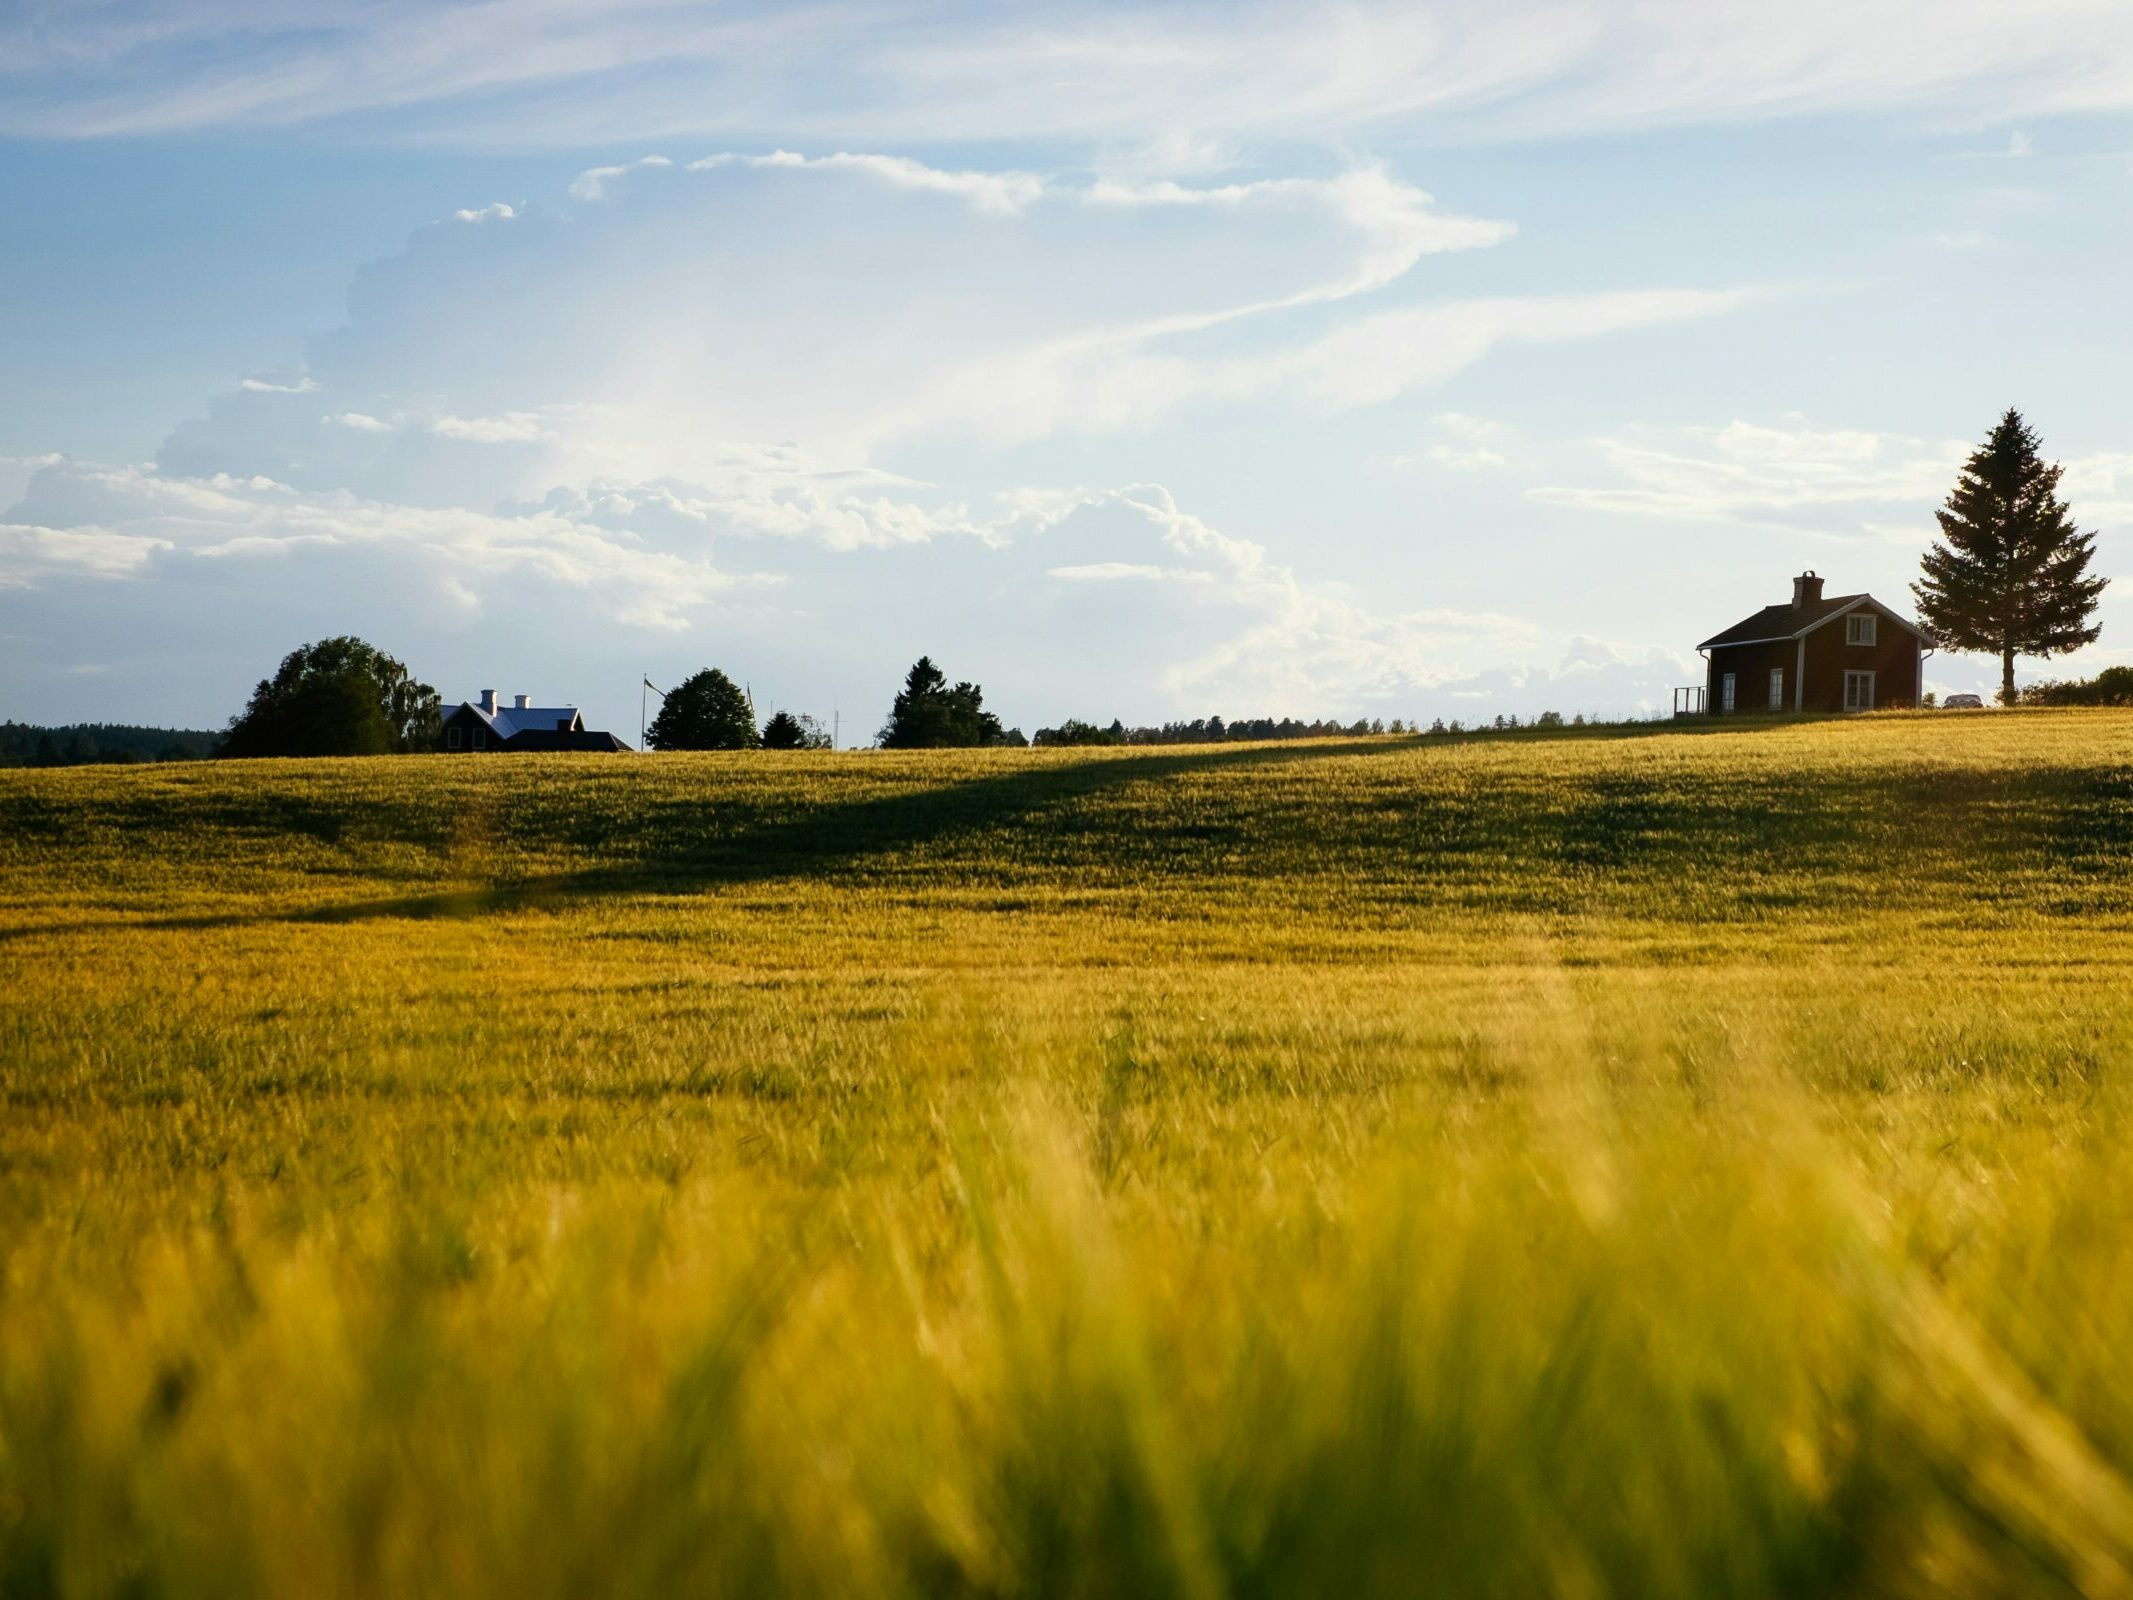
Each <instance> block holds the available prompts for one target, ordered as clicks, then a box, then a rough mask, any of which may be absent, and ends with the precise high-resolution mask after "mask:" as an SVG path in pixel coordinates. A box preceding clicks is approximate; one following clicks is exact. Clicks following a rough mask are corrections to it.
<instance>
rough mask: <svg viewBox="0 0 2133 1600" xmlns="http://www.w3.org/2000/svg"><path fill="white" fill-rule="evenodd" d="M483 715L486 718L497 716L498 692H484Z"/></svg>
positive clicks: (482, 697) (491, 690) (482, 693)
mask: <svg viewBox="0 0 2133 1600" xmlns="http://www.w3.org/2000/svg"><path fill="white" fill-rule="evenodd" d="M481 714H482V715H483V716H485V717H493V716H495V715H496V691H495V690H494V689H484V690H482V692H481Z"/></svg>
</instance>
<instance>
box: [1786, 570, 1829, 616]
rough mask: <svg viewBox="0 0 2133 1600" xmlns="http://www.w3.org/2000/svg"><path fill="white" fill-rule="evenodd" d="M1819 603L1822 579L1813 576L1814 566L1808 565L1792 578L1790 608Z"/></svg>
mask: <svg viewBox="0 0 2133 1600" xmlns="http://www.w3.org/2000/svg"><path fill="white" fill-rule="evenodd" d="M1821 603H1822V580H1821V579H1820V578H1818V577H1816V576H1815V571H1814V568H1812V567H1809V568H1808V569H1807V570H1806V571H1805V572H1803V573H1801V574H1800V575H1799V576H1798V577H1797V578H1794V579H1793V580H1792V609H1793V610H1795V611H1797V610H1799V609H1800V607H1802V606H1818V605H1820V604H1821Z"/></svg>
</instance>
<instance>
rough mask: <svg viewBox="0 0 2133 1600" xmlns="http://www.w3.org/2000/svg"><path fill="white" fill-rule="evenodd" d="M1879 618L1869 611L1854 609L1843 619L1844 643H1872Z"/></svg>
mask: <svg viewBox="0 0 2133 1600" xmlns="http://www.w3.org/2000/svg"><path fill="white" fill-rule="evenodd" d="M1880 621H1881V619H1880V618H1879V617H1877V616H1875V615H1874V614H1873V612H1871V611H1854V612H1853V613H1852V614H1851V615H1850V616H1848V617H1846V618H1845V619H1844V642H1845V643H1846V644H1872V643H1873V642H1874V636H1875V633H1876V632H1877V631H1878V628H1877V625H1878V624H1879V623H1880Z"/></svg>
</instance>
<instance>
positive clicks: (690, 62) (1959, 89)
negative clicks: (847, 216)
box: [0, 0, 2133, 152]
mask: <svg viewBox="0 0 2133 1600" xmlns="http://www.w3.org/2000/svg"><path fill="white" fill-rule="evenodd" d="M0 61H6V62H10V63H11V64H12V65H13V67H14V71H13V72H12V73H0V82H4V83H5V84H6V92H5V94H4V96H0V126H5V127H6V128H8V129H10V130H12V131H15V132H33V133H39V134H46V135H53V134H58V135H73V136H95V135H140V134H148V133H163V132H170V131H174V130H179V129H190V128H206V127H223V126H286V125H291V124H302V123H317V122H328V123H332V122H340V123H347V122H350V121H352V120H359V119H363V118H366V117H384V116H387V115H389V116H390V117H391V118H392V119H393V125H394V127H395V129H396V130H398V131H401V132H402V133H405V132H408V131H412V132H414V133H417V134H427V135H429V136H432V137H445V138H456V139H462V140H468V141H478V142H481V143H485V144H490V145H494V144H499V143H516V144H522V145H555V146H569V145H578V146H581V147H582V146H588V145H600V144H612V143H615V142H618V141H622V140H628V139H632V138H657V139H666V138H672V137H681V136H687V135H692V134H694V135H713V134H720V133H735V132H743V133H753V134H755V135H758V136H766V135H767V136H770V137H774V138H808V139H817V138H838V139H842V138H850V137H852V136H853V135H854V132H855V130H861V129H864V130H869V131H871V133H872V135H873V136H874V137H876V138H879V137H890V138H896V139H900V140H901V139H909V140H924V141H927V142H929V143H938V142H941V141H943V140H949V141H954V140H964V139H979V140H1003V139H1028V138H1041V137H1067V138H1076V139H1081V140H1087V141H1104V142H1110V143H1117V142H1124V143H1128V144H1130V145H1133V146H1136V147H1141V148H1163V147H1165V146H1167V147H1169V148H1171V149H1173V150H1176V151H1180V152H1192V151H1195V150H1200V149H1204V148H1205V147H1207V146H1208V145H1209V144H1210V143H1212V144H1214V145H1216V146H1217V147H1220V146H1221V145H1223V144H1225V143H1227V142H1229V141H1231V140H1234V139H1236V138H1239V137H1244V138H1269V137H1283V136H1288V137H1294V136H1298V135H1303V136H1307V137H1314V138H1327V137H1333V138H1339V137H1341V136H1342V135H1344V134H1347V133H1352V132H1354V131H1356V130H1359V129H1363V128H1367V127H1369V126H1371V125H1374V124H1382V123H1386V122H1388V121H1392V120H1395V119H1401V120H1407V121H1428V122H1431V123H1434V124H1437V125H1440V126H1444V127H1447V128H1453V129H1457V130H1459V131H1460V132H1462V133H1463V134H1464V135H1466V136H1469V137H1472V136H1489V135H1530V134H1532V133H1535V132H1551V133H1563V132H1576V131H1588V130H1593V129H1619V128H1625V127H1649V126H1654V125H1680V124H1685V123H1701V122H1736V121H1741V120H1744V119H1750V118H1758V117H1761V118H1768V117H1780V116H1790V115H1798V114H1802V113H1809V112H1835V113H1844V112H1858V111H1876V110H1888V109H1892V108H1919V109H1921V110H1924V111H1927V112H1930V113H1931V114H1933V115H1935V116H1936V117H1940V118H1943V119H1945V118H1947V117H1948V115H1949V114H1950V112H1951V110H1953V111H1954V112H1955V113H1956V114H1957V115H1961V116H1967V117H1969V118H1971V119H1974V120H1994V119H2011V118H2015V117H2024V118H2027V117H2030V116H2038V115H2051V114H2054V113H2062V112H2077V111H2102V110H2123V109H2124V108H2125V107H2126V106H2127V105H2128V104H2129V103H2133V19H2129V17H2128V14H2127V12H2126V9H2125V8H2124V7H2123V6H2121V5H2118V4H2115V3H2114V0H2032V3H2030V4H2028V5H2024V6H2021V7H2009V6H2005V5H2002V4H1995V3H1991V0H1880V3H1877V4H1874V5H1869V6H1863V7H1862V6H1859V5H1842V4H1837V3H1835V0H1802V3H1799V4H1794V5H1788V6H1766V7H1745V8H1744V7H1738V6H1711V5H1708V4H1703V3H1699V0H1654V3H1651V4H1646V5H1641V6H1633V7H1632V6H1623V5H1619V4H1613V3H1610V0H1510V3H1507V4H1502V5H1495V6H1470V5H1464V4H1458V3H1455V0H1423V3H1419V4H1415V3H1395V0H1349V3H1347V4H1345V5H1342V6H1340V7H1338V8H1336V9H1334V10H1332V11H1330V12H1329V11H1325V10H1320V9H1310V8H1297V7H1294V6H1288V5H1281V4H1276V3H1272V0H1256V3H1253V0H1247V3H1243V4H1239V5H1233V6H1224V7H1217V8H1208V7H1204V6H1199V5H1192V4H1187V3H1182V0H1175V3H1158V4H1153V5H1148V6H1143V7H1137V8H1134V9H1132V10H1128V11H1121V10H1118V9H1116V8H1110V7H1088V8H1082V9H1077V8H1074V7H1071V6H1064V5H1053V6H1044V7H1040V8H1036V9H1032V8H1028V7H986V6H979V5H975V4H957V3H949V4H944V5H940V6H935V7H930V8H924V9H921V10H919V11H912V10H910V9H909V8H904V7H886V8H884V7H872V8H857V9H855V8H853V7H851V6H850V5H848V4H844V3H842V0H800V3H796V4H792V5H787V6H781V7H777V8H775V9H769V8H758V9H753V10H750V9H743V8H739V7H732V8H728V7H717V8H713V7H707V6H691V5H676V4H673V3H672V0H612V3H608V4H590V3H587V0H564V3H560V4H559V3H556V0H378V3H375V4H365V5H355V4H352V3H348V0H328V3H326V4H322V5H318V6H312V7H307V8H305V9H304V10H303V11H302V12H301V14H298V13H294V12H289V11H286V10H275V9H273V8H265V7H245V8H241V9H240V11H239V13H238V14H237V16H236V18H235V19H234V20H233V17H232V13H231V10H230V8H229V7H228V6H226V5H214V6H210V5H208V4H206V3H205V0H176V3H174V4H172V5H169V6H165V7H161V8H159V9H158V10H157V12H156V14H155V17H154V19H153V21H152V22H150V21H148V20H145V18H144V17H143V16H142V14H140V13H138V12H136V11H135V10H134V9H133V8H113V7H105V6H96V7H73V8H60V9H56V10H53V9H40V10H38V11H36V12H35V13H33V14H32V16H31V17H30V18H28V19H26V20H22V21H17V22H15V23H13V24H4V23H0Z"/></svg>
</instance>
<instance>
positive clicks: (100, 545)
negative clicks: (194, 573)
mask: <svg viewBox="0 0 2133 1600" xmlns="http://www.w3.org/2000/svg"><path fill="white" fill-rule="evenodd" d="M170 548H171V543H170V541H169V540H167V539H158V538H154V537H149V536H144V535H140V534H128V533H119V532H114V531H113V530H111V529H109V528H44V527H36V526H24V525H22V524H19V523H9V522H0V589H24V588H29V587H31V586H32V585H34V584H35V583H36V581H37V580H38V579H40V578H46V577H50V576H52V575H54V574H57V573H66V572H73V573H81V574H85V575H87V576H90V577H97V578H120V577H131V576H133V575H135V574H136V573H138V572H140V571H141V569H142V568H144V567H145V566H146V565H147V564H148V562H149V561H150V560H151V559H152V558H153V557H154V556H155V554H156V552H157V551H159V550H168V549H170Z"/></svg>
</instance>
